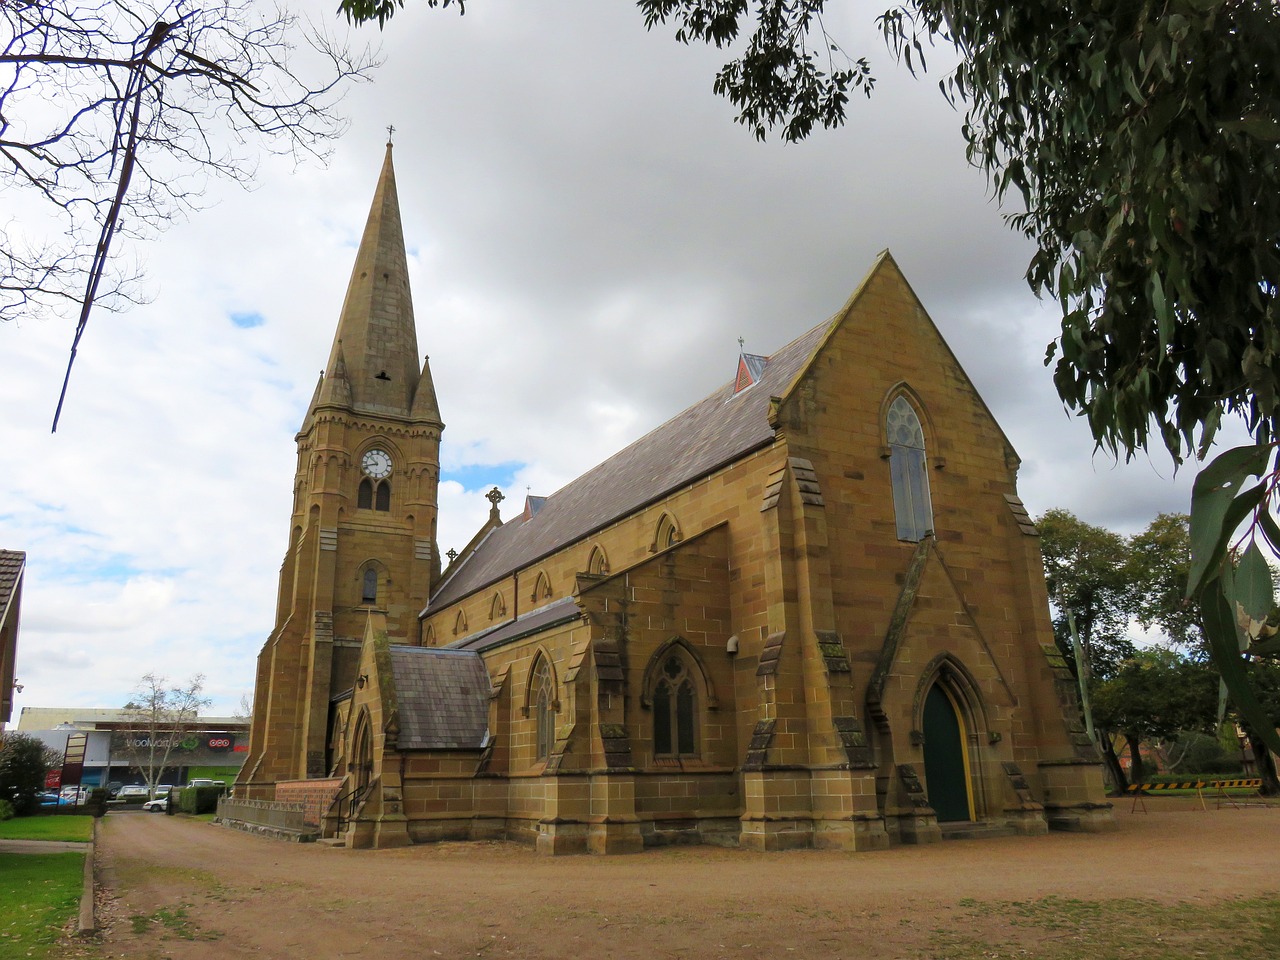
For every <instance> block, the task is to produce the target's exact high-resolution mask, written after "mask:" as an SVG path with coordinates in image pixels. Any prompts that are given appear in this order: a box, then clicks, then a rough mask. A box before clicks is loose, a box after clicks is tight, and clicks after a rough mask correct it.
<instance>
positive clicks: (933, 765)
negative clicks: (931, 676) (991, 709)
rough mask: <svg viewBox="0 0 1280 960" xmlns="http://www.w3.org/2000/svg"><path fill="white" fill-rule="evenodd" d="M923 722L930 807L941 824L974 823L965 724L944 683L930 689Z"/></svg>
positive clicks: (925, 772)
mask: <svg viewBox="0 0 1280 960" xmlns="http://www.w3.org/2000/svg"><path fill="white" fill-rule="evenodd" d="M922 720H923V727H924V729H923V733H924V776H925V781H926V783H927V785H928V791H929V804H930V806H932V807H933V809H934V812H935V813H937V815H938V821H939V822H948V821H950V822H954V821H959V820H972V819H973V803H972V801H971V798H970V796H969V762H968V756H967V754H966V751H965V736H964V721H963V720H961V718H960V713H959V711H958V710H957V709H956V705H955V702H954V701H953V700H952V699H951V696H950V694H948V693H947V691H946V690H945V689H944V688H943V686H942V684H940V683H935V684H934V685H933V686H931V687H930V688H929V693H928V696H926V697H925V701H924V715H923V717H922Z"/></svg>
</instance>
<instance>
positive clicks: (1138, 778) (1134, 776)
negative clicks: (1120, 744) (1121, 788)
mask: <svg viewBox="0 0 1280 960" xmlns="http://www.w3.org/2000/svg"><path fill="white" fill-rule="evenodd" d="M1124 742H1125V743H1127V744H1128V745H1129V782H1130V783H1145V782H1146V779H1147V771H1146V767H1145V766H1144V765H1143V763H1142V743H1141V741H1140V740H1139V739H1138V738H1137V737H1135V736H1134V735H1133V734H1131V733H1126V734H1125V735H1124Z"/></svg>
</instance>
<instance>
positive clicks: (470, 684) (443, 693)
mask: <svg viewBox="0 0 1280 960" xmlns="http://www.w3.org/2000/svg"><path fill="white" fill-rule="evenodd" d="M390 652H391V675H392V678H393V682H394V683H395V690H396V701H397V703H398V705H399V709H400V738H399V741H398V743H399V746H400V749H401V750H479V749H482V748H483V747H485V746H486V745H487V744H488V742H489V694H490V691H491V687H490V685H489V671H488V670H486V669H485V666H484V661H483V660H481V659H480V655H479V654H478V653H471V652H470V651H465V650H442V649H440V648H438V647H410V646H401V645H398V644H392V645H391V647H390Z"/></svg>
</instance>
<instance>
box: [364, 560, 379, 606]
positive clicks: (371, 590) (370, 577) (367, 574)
mask: <svg viewBox="0 0 1280 960" xmlns="http://www.w3.org/2000/svg"><path fill="white" fill-rule="evenodd" d="M360 602H361V603H377V602H378V568H377V567H365V568H364V576H363V577H362V578H361V583H360Z"/></svg>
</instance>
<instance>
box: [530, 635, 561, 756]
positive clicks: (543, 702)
mask: <svg viewBox="0 0 1280 960" xmlns="http://www.w3.org/2000/svg"><path fill="white" fill-rule="evenodd" d="M529 692H530V694H531V696H530V698H529V699H530V700H531V701H532V704H533V710H532V711H531V712H532V713H533V717H534V725H535V728H536V731H537V732H536V735H535V736H536V739H535V749H536V753H535V756H536V757H537V759H538V760H546V759H548V758H549V757H550V756H551V748H552V746H554V744H555V740H556V713H555V702H556V696H555V682H554V681H553V680H552V679H551V664H549V663H548V662H547V658H546V657H539V658H538V663H537V666H535V667H534V668H533V674H532V675H531V676H530V678H529Z"/></svg>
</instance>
